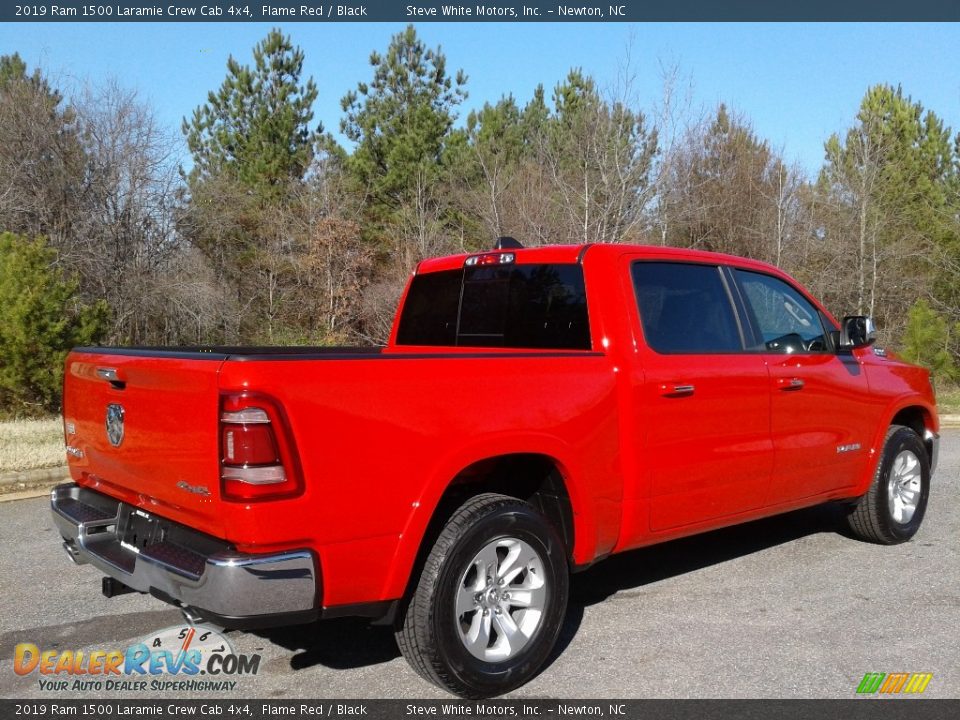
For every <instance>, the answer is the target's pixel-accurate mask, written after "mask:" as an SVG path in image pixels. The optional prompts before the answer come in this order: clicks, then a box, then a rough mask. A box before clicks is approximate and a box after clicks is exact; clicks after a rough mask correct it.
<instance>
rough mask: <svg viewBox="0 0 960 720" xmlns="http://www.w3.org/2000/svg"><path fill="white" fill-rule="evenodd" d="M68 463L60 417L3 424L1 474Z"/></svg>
mask: <svg viewBox="0 0 960 720" xmlns="http://www.w3.org/2000/svg"><path fill="white" fill-rule="evenodd" d="M66 461H67V459H66V455H65V453H64V451H63V420H61V419H60V418H59V417H55V418H50V419H48V420H10V421H6V422H0V472H8V471H15V470H34V469H36V468H45V467H57V466H58V465H63V464H65V463H66Z"/></svg>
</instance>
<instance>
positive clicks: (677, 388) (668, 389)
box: [660, 383, 696, 397]
mask: <svg viewBox="0 0 960 720" xmlns="http://www.w3.org/2000/svg"><path fill="white" fill-rule="evenodd" d="M694 390H696V388H695V387H694V386H693V385H678V384H674V383H665V384H663V385H661V386H660V394H661V395H663V396H664V397H686V396H687V395H693V391H694Z"/></svg>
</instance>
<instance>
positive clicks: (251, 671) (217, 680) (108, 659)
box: [13, 625, 260, 692]
mask: <svg viewBox="0 0 960 720" xmlns="http://www.w3.org/2000/svg"><path fill="white" fill-rule="evenodd" d="M259 669H260V656H259V655H257V654H253V655H244V654H238V653H236V652H234V649H233V646H232V645H231V644H230V641H229V640H227V639H226V638H225V637H224V636H223V635H222V634H221V633H219V632H218V631H217V630H215V629H213V628H208V627H203V626H199V625H198V626H194V625H184V626H179V627H177V626H175V627H169V628H166V629H164V630H161V631H159V632H157V633H155V634H153V635H150V636H148V637H146V638H144V639H143V640H142V641H140V642H138V643H134V644H132V645H130V646H128V647H127V648H125V649H118V648H107V649H87V650H59V649H57V650H53V649H42V648H40V647H39V646H37V645H35V644H34V643H19V644H18V645H17V646H16V648H14V653H13V670H14V672H15V673H17V675H23V676H29V675H33V674H36V675H38V676H39V677H38V680H37V682H38V684H39V689H40V690H43V691H48V692H56V691H69V692H75V691H108V692H143V691H145V690H151V691H161V692H185V691H194V690H207V691H210V690H223V691H228V692H229V691H232V690H234V689H236V686H237V681H236V680H233V679H232V678H234V677H237V676H249V675H256V674H257V672H258V670H259Z"/></svg>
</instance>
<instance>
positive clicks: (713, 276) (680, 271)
mask: <svg viewBox="0 0 960 720" xmlns="http://www.w3.org/2000/svg"><path fill="white" fill-rule="evenodd" d="M632 274H633V286H634V290H635V292H636V295H637V304H638V305H639V308H640V320H641V323H642V324H643V335H644V338H645V339H646V341H647V344H648V345H649V346H650V347H651V348H653V349H654V350H655V351H657V352H658V353H664V354H673V353H730V352H739V351H741V350H743V343H742V341H741V337H740V328H739V325H738V323H737V318H736V315H735V314H734V310H733V305H732V303H731V301H730V295H729V293H728V292H727V288H726V285H725V284H724V281H723V278H722V276H721V274H720V268H719V267H717V266H716V265H697V264H691V263H675V262H659V261H655V262H649V261H638V262H635V263H634V264H633V268H632Z"/></svg>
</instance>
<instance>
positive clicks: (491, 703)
mask: <svg viewBox="0 0 960 720" xmlns="http://www.w3.org/2000/svg"><path fill="white" fill-rule="evenodd" d="M0 717H3V718H4V719H5V720H12V719H13V718H31V719H32V720H52V719H53V718H58V719H59V718H64V717H78V718H79V717H86V718H97V719H102V720H108V719H109V718H133V717H138V718H144V717H146V718H161V719H163V720H166V719H167V718H177V719H178V720H182V718H189V717H198V718H205V719H209V720H236V719H237V718H247V719H249V720H262V719H265V718H277V717H285V718H298V719H300V720H306V719H308V718H309V719H311V720H317V719H318V718H326V719H327V720H346V719H348V718H371V719H373V720H396V719H397V718H442V719H444V720H447V719H449V718H461V717H467V718H543V719H547V720H553V719H554V718H581V717H585V718H606V719H607V720H641V719H642V720H727V718H730V719H731V720H732V719H733V718H737V719H746V720H753V719H756V720H948V719H949V720H955V719H956V718H957V717H960V700H921V699H883V700H876V699H857V700H517V701H504V700H458V699H451V700H448V701H438V700H170V699H166V700H165V699H158V700H108V699H103V700H92V701H89V700H53V699H37V700H22V701H21V700H0Z"/></svg>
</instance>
